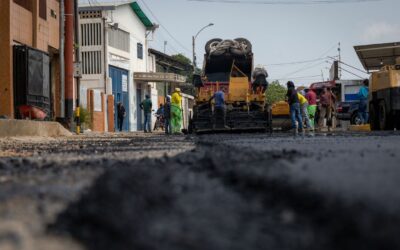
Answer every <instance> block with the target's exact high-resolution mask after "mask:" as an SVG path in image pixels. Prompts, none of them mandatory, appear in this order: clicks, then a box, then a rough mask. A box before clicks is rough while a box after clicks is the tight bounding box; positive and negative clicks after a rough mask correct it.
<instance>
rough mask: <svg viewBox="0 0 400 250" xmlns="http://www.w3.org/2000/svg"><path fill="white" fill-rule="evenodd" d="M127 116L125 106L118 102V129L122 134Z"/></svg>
mask: <svg viewBox="0 0 400 250" xmlns="http://www.w3.org/2000/svg"><path fill="white" fill-rule="evenodd" d="M125 116H126V111H125V107H124V105H122V103H121V102H118V104H117V118H118V120H117V121H118V123H117V126H118V129H119V131H120V132H121V131H122V125H123V124H124V118H125Z"/></svg>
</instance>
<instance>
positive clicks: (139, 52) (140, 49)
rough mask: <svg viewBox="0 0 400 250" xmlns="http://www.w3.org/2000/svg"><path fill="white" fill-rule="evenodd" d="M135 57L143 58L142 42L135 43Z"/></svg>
mask: <svg viewBox="0 0 400 250" xmlns="http://www.w3.org/2000/svg"><path fill="white" fill-rule="evenodd" d="M137 58H139V59H143V44H141V43H138V44H137Z"/></svg>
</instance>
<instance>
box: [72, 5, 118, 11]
mask: <svg viewBox="0 0 400 250" xmlns="http://www.w3.org/2000/svg"><path fill="white" fill-rule="evenodd" d="M78 10H79V11H107V10H115V6H112V5H107V6H95V5H93V6H81V7H79V8H78Z"/></svg>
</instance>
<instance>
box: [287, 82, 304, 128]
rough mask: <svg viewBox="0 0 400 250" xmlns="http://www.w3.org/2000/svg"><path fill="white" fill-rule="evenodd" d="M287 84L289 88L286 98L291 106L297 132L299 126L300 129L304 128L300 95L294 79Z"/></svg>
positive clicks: (291, 116) (293, 123) (291, 115)
mask: <svg viewBox="0 0 400 250" xmlns="http://www.w3.org/2000/svg"><path fill="white" fill-rule="evenodd" d="M286 85H287V89H288V90H287V93H286V99H287V101H288V103H289V106H290V118H291V120H292V128H293V131H294V133H295V134H297V133H298V130H297V127H298V128H299V130H301V131H302V130H303V120H302V118H301V111H300V102H299V97H298V95H297V91H296V89H295V87H294V83H293V82H292V81H288V82H287V83H286ZM296 122H297V124H296Z"/></svg>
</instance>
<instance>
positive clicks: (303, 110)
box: [297, 92, 312, 130]
mask: <svg viewBox="0 0 400 250" xmlns="http://www.w3.org/2000/svg"><path fill="white" fill-rule="evenodd" d="M297 97H298V98H299V103H300V109H301V115H302V118H303V121H304V120H305V122H306V127H307V129H310V130H311V129H312V127H311V124H310V117H309V116H308V101H307V99H306V98H305V97H304V95H303V94H300V93H298V92H297Z"/></svg>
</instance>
